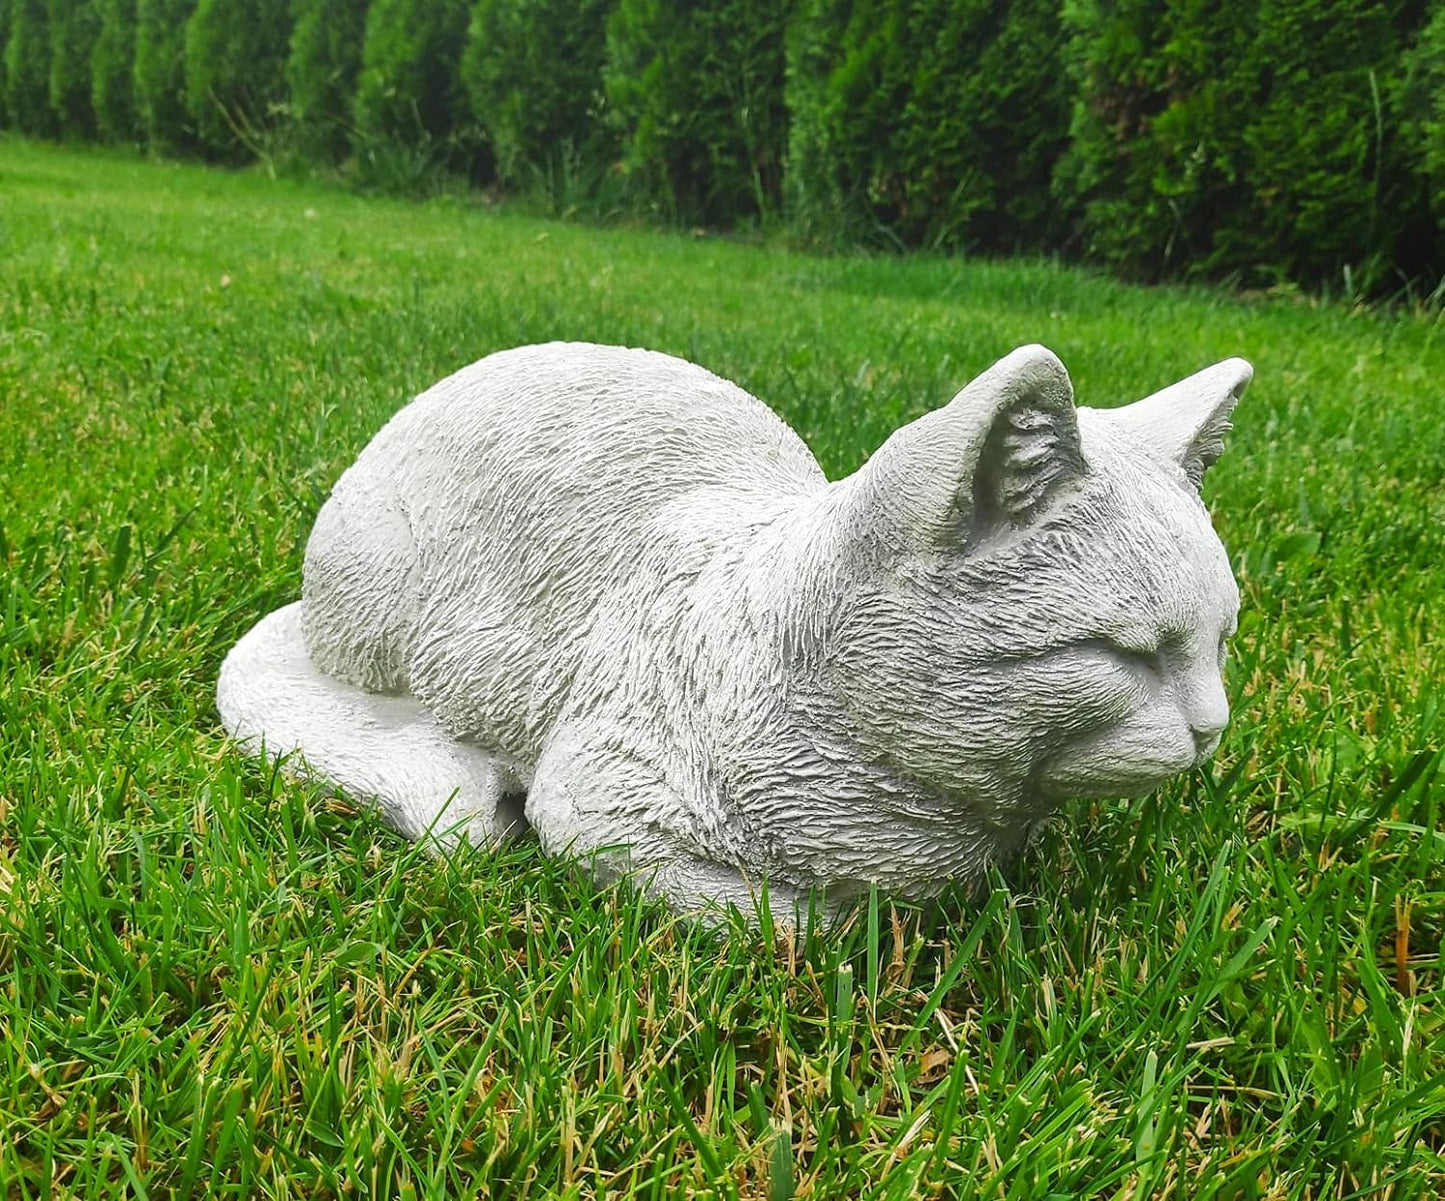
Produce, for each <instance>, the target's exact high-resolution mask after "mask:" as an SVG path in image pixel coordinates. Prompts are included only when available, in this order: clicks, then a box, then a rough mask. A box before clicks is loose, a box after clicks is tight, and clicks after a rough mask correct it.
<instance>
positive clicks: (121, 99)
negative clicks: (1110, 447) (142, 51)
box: [90, 0, 140, 142]
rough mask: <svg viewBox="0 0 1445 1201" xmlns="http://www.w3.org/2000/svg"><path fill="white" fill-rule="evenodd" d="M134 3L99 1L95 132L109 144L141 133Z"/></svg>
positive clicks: (93, 64) (93, 63) (93, 78)
mask: <svg viewBox="0 0 1445 1201" xmlns="http://www.w3.org/2000/svg"><path fill="white" fill-rule="evenodd" d="M134 81H135V0H100V32H99V33H98V34H97V35H96V39H95V49H94V50H93V51H92V52H91V56H90V102H91V108H92V109H93V110H94V111H95V125H96V131H97V132H98V133H99V135H100V136H101V137H102V138H103V139H105V140H106V141H108V142H127V141H130V140H132V139H133V138H135V137H136V135H137V134H138V133H139V132H140V121H139V117H138V114H137V113H136V108H135V82H134Z"/></svg>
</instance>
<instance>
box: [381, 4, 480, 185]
mask: <svg viewBox="0 0 1445 1201" xmlns="http://www.w3.org/2000/svg"><path fill="white" fill-rule="evenodd" d="M469 15H470V6H469V5H468V3H467V0H374V2H373V3H372V5H371V7H370V9H369V10H368V11H367V14H366V37H365V42H364V44H363V48H362V56H361V74H360V76H359V78H358V80H357V91H356V108H355V118H356V136H357V140H358V145H357V150H358V167H359V168H360V170H361V173H362V176H363V178H367V177H368V175H370V176H371V177H374V178H376V177H379V178H378V182H388V181H389V180H388V178H387V175H388V174H389V173H390V172H391V171H392V170H394V169H395V168H394V164H396V163H397V162H398V161H400V162H403V163H406V164H410V165H414V166H415V167H416V168H417V169H418V170H425V169H429V168H433V167H435V166H439V165H444V166H449V167H453V168H465V167H467V166H470V165H471V163H470V157H471V156H470V155H469V154H468V152H467V147H468V145H469V144H470V143H471V142H472V141H474V139H472V138H471V136H470V133H471V130H470V126H471V121H470V117H469V115H468V113H467V105H466V97H465V93H464V91H463V88H462V86H461V78H460V66H459V64H460V61H461V54H462V47H463V44H464V42H465V39H466V32H467V20H468V17H469Z"/></svg>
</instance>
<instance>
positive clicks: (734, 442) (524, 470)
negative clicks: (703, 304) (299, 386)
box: [358, 342, 822, 507]
mask: <svg viewBox="0 0 1445 1201" xmlns="http://www.w3.org/2000/svg"><path fill="white" fill-rule="evenodd" d="M371 456H375V457H378V458H381V459H384V460H388V461H391V465H393V466H394V465H395V464H396V463H397V462H404V463H408V464H413V465H414V466H415V467H416V469H417V471H418V472H420V471H425V470H440V469H443V468H446V469H450V470H452V471H455V472H458V473H459V476H458V477H456V478H454V479H453V480H452V481H451V482H452V483H453V484H454V486H455V487H456V488H458V489H462V490H464V485H465V484H467V483H468V482H471V481H476V482H477V483H479V484H480V485H481V486H483V487H485V486H486V484H487V481H488V480H490V479H493V478H495V474H494V473H496V472H498V471H501V472H502V473H503V474H504V475H505V476H506V477H507V479H508V480H509V481H510V482H511V483H512V484H514V485H522V486H527V485H530V484H531V483H532V482H533V481H535V482H537V483H538V484H540V485H543V486H550V485H553V484H555V483H557V482H559V481H561V480H564V479H572V480H575V479H577V478H578V477H579V476H580V477H583V478H587V479H588V481H589V482H590V483H591V484H592V485H594V486H595V487H597V488H601V489H604V490H609V491H610V490H612V489H614V488H616V489H619V490H622V491H625V492H626V493H627V494H628V496H629V497H630V498H631V500H630V501H629V506H630V507H636V502H637V501H638V499H639V493H638V491H637V489H639V488H640V489H642V493H641V499H643V500H644V501H645V500H647V499H654V500H655V499H659V498H664V497H667V496H669V495H670V494H672V493H674V492H676V491H680V490H686V489H691V488H695V487H698V486H699V485H707V484H727V483H739V484H742V485H745V486H760V487H775V488H778V489H781V490H784V491H786V490H790V489H794V488H799V487H803V488H807V487H812V486H813V485H815V484H816V483H817V482H819V481H821V480H822V473H821V471H820V469H819V467H818V465H817V463H816V461H815V460H814V458H813V456H812V454H811V453H810V452H809V451H808V449H807V447H806V446H805V445H804V444H803V441H802V439H800V438H799V437H798V436H797V434H795V433H794V432H793V431H792V430H791V429H790V428H789V427H788V426H787V425H786V424H785V423H784V422H783V421H782V420H781V419H780V418H779V417H778V416H777V415H776V414H775V413H774V412H773V411H772V410H771V409H769V408H768V407H767V406H766V405H765V404H763V403H762V402H761V401H759V400H757V399H756V398H755V397H753V396H751V395H749V394H748V393H747V392H745V391H744V390H743V389H741V388H739V387H738V386H737V385H736V384H733V383H731V382H729V381H728V380H725V379H722V378H720V377H718V376H716V375H714V374H713V373H712V372H710V371H708V370H706V369H705V368H703V367H699V366H698V365H697V364H695V363H690V362H687V361H686V360H683V359H679V358H675V357H673V356H671V355H666V354H661V353H659V352H657V351H651V350H636V349H630V348H627V347H621V346H599V345H594V344H591V343H586V342H552V343H546V344H542V345H536V346H522V347H517V348H515V349H512V350H504V351H501V352H499V353H497V354H493V355H489V356H488V357H486V358H484V359H480V360H479V361H477V362H475V363H473V364H471V365H470V366H468V367H464V368H462V369H461V370H460V371H458V372H456V373H455V374H454V375H451V376H448V377H447V378H446V379H444V380H442V381H440V382H439V383H437V384H435V385H433V386H432V387H431V388H429V389H427V390H426V391H425V392H423V393H422V394H421V395H420V396H418V397H417V398H416V399H415V400H414V401H413V402H412V403H411V404H410V405H408V406H407V407H406V408H405V409H403V410H402V411H401V412H400V413H398V414H397V416H396V417H395V418H394V419H393V420H392V422H391V423H389V424H388V426H387V427H386V428H385V429H383V430H382V432H381V433H380V434H378V435H377V438H376V440H375V441H374V442H373V443H372V445H371V446H370V447H368V448H367V451H366V452H365V456H364V457H371ZM484 463H485V467H483V464H484ZM358 466H361V463H360V461H359V462H358ZM415 479H416V482H417V483H418V484H421V483H422V478H421V477H420V476H419V475H417V476H416V477H415ZM438 482H441V481H440V480H438ZM458 499H461V497H460V496H459V497H458Z"/></svg>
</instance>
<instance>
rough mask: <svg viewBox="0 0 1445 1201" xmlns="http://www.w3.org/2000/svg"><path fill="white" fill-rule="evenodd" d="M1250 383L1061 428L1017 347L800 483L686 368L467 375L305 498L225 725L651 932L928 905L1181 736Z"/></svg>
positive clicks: (1164, 397)
mask: <svg viewBox="0 0 1445 1201" xmlns="http://www.w3.org/2000/svg"><path fill="white" fill-rule="evenodd" d="M1250 376H1251V368H1250V366H1249V364H1248V363H1246V362H1244V361H1243V360H1240V359H1230V360H1227V361H1225V362H1222V363H1218V364H1216V365H1215V366H1213V367H1210V368H1207V369H1206V370H1204V371H1201V372H1199V373H1198V374H1197V375H1193V376H1190V377H1189V378H1188V379H1185V380H1183V381H1181V382H1180V383H1177V384H1174V385H1172V386H1171V387H1168V388H1166V389H1164V390H1163V391H1162V392H1158V393H1156V394H1154V395H1152V396H1150V397H1148V398H1147V399H1145V400H1140V401H1138V402H1136V403H1133V404H1130V405H1126V406H1124V407H1121V408H1116V409H1112V410H1096V409H1089V408H1076V407H1075V405H1074V400H1073V389H1072V386H1071V384H1070V381H1069V377H1068V374H1067V373H1066V372H1065V370H1064V367H1063V365H1062V364H1061V363H1060V362H1059V360H1058V359H1057V358H1056V357H1055V356H1054V355H1053V354H1052V353H1051V352H1050V351H1048V350H1046V349H1044V348H1043V347H1041V346H1026V347H1023V348H1021V349H1018V350H1015V351H1014V352H1013V353H1011V354H1009V355H1008V356H1007V357H1005V358H1004V359H1002V360H1000V361H999V362H998V363H996V364H995V365H994V366H993V367H991V368H990V369H989V370H987V371H986V372H984V373H983V374H982V375H980V376H979V377H978V378H976V379H975V380H973V382H971V383H970V384H968V386H967V387H965V388H964V389H963V390H962V391H961V392H959V393H958V395H957V396H955V397H954V398H953V399H952V400H951V401H949V402H948V404H946V405H944V406H943V407H942V408H939V409H936V410H934V411H932V412H929V413H927V414H925V415H924V416H922V417H920V418H918V419H917V420H916V421H913V422H912V423H911V424H908V425H905V426H903V427H902V428H901V429H899V430H897V431H896V432H895V433H894V434H893V435H892V436H891V437H889V438H888V440H887V441H886V442H885V443H884V444H883V445H882V447H880V448H879V449H878V451H877V452H876V453H875V454H874V455H873V456H872V457H871V458H870V459H869V460H868V462H867V463H866V465H865V466H863V467H862V468H861V469H860V470H859V471H857V472H856V473H855V474H853V475H851V476H849V477H848V478H846V479H843V480H838V481H836V482H832V483H830V482H829V481H828V480H827V479H826V478H825V476H824V474H823V472H822V470H821V469H820V468H819V466H818V464H817V462H816V461H815V460H814V458H813V456H812V454H811V453H810V452H809V451H808V449H807V447H806V446H805V445H804V444H803V442H802V440H801V439H800V438H799V437H798V436H797V435H796V434H795V433H794V432H793V431H792V430H791V429H790V428H789V427H788V426H787V425H785V424H784V423H783V421H782V420H781V419H780V418H779V417H778V416H777V415H776V414H774V413H773V412H772V410H770V409H769V408H767V407H766V406H765V405H764V404H763V403H762V402H761V401H759V400H757V399H755V398H754V397H752V396H750V395H749V394H748V393H746V392H744V391H743V390H742V389H740V388H738V387H737V386H735V385H734V384H731V383H729V382H727V381H725V380H723V379H720V378H718V377H717V376H715V375H713V374H711V373H710V372H708V371H706V370H704V369H703V368H701V367H698V366H695V365H693V364H691V363H688V362H685V361H683V360H680V359H676V358H672V357H670V356H668V355H664V354H659V353H655V352H651V351H645V350H633V349H624V348H621V347H613V346H596V345H588V344H573V343H557V344H549V345H543V346H526V347H521V348H519V349H514V350H507V351H503V352H501V353H498V354H494V355H491V356H490V357H488V358H484V359H482V360H481V361H479V362H477V363H474V364H472V365H471V366H469V367H466V368H464V369H462V370H461V371H459V372H457V373H456V374H455V375H452V376H450V377H448V378H447V379H444V380H442V381H441V382H440V383H438V384H436V385H435V386H433V387H431V388H430V389H428V390H427V391H425V392H423V393H422V394H421V395H420V396H418V397H417V398H416V399H415V400H413V401H412V402H411V403H410V404H409V405H407V406H406V407H404V408H403V409H401V410H400V411H399V412H398V413H397V414H396V415H395V416H394V417H393V418H392V419H391V421H390V422H388V424H387V425H386V426H385V427H384V428H383V429H382V430H381V432H380V433H379V434H377V435H376V437H375V438H374V439H373V440H372V442H371V443H370V444H369V445H368V446H367V447H366V448H365V449H364V450H363V451H362V452H361V454H360V455H359V457H358V458H357V460H356V462H355V463H354V464H353V465H352V466H351V467H350V468H349V469H348V470H347V471H346V472H345V473H344V474H343V475H342V476H341V478H340V479H339V480H338V482H337V484H336V486H335V489H334V490H333V491H332V493H331V496H330V498H329V499H328V500H327V501H326V503H325V504H324V505H323V506H322V508H321V511H320V513H319V515H318V516H317V518H316V523H315V526H314V528H313V530H312V532H311V536H310V539H309V541H308V543H307V546H306V555H305V564H304V573H303V587H302V595H301V599H300V601H298V602H296V603H294V604H291V605H287V606H286V607H284V608H281V609H278V610H277V611H276V612H274V613H272V614H270V615H269V616H267V617H265V618H263V619H262V620H261V621H260V622H259V623H258V624H257V625H256V626H255V627H254V628H252V629H251V631H250V632H249V633H247V634H246V635H245V636H244V637H243V638H242V639H241V641H240V642H239V643H238V644H237V645H236V646H235V648H234V649H233V650H232V651H231V652H230V654H229V655H228V657H227V658H226V660H225V662H224V665H223V666H222V669H221V674H220V680H219V684H218V697H217V700H218V708H219V711H220V714H221V719H222V722H223V724H224V726H225V728H226V730H227V731H228V732H229V733H230V734H232V735H233V736H234V737H235V738H236V739H238V740H240V741H241V743H242V744H243V745H244V746H245V747H247V748H249V749H250V750H251V751H253V752H258V753H263V754H264V755H266V756H268V757H271V758H279V757H291V758H290V759H289V762H292V763H293V764H295V765H296V766H297V768H298V769H299V770H301V771H303V772H307V773H310V774H312V775H315V776H319V777H322V778H324V779H325V780H328V781H330V782H331V783H333V784H334V785H336V786H338V787H339V788H341V789H342V790H344V791H345V792H346V793H348V794H350V795H351V796H353V797H355V798H356V799H358V800H359V801H362V802H365V803H368V804H374V805H376V806H378V807H379V809H380V812H381V814H382V815H383V817H384V818H385V820H386V821H387V822H388V823H389V824H390V825H391V826H393V827H394V828H395V829H396V830H398V831H400V832H401V833H402V834H403V835H405V836H406V837H408V838H411V839H425V840H427V841H428V843H429V844H430V845H431V846H432V847H433V848H434V849H437V850H439V851H448V850H451V849H453V848H455V847H456V846H457V844H458V843H459V842H462V841H465V842H467V843H469V844H471V845H472V846H487V845H494V844H497V843H500V842H501V841H503V840H505V839H508V838H510V837H512V836H513V835H515V834H517V833H520V832H521V831H523V830H524V829H526V828H528V827H530V828H531V829H532V830H534V831H535V832H536V836H537V838H538V840H539V841H540V844H541V847H542V849H543V851H544V852H546V853H548V854H555V855H568V856H575V857H577V858H578V859H579V860H581V861H582V862H585V863H586V864H588V865H589V866H590V868H591V870H592V872H593V874H594V876H595V877H596V878H597V879H598V880H599V881H606V880H611V879H615V878H618V877H627V878H629V879H630V880H632V881H633V882H634V883H636V884H637V885H639V886H640V887H642V888H644V889H646V890H648V891H649V892H651V893H654V894H656V895H659V896H661V897H663V898H665V900H666V901H667V902H668V903H669V904H670V905H672V906H673V907H674V908H675V909H678V910H680V911H686V912H705V911H709V910H712V909H713V907H714V906H722V907H723V908H724V909H726V907H727V906H729V905H736V906H738V907H739V908H741V909H742V910H744V912H745V913H753V914H756V912H757V910H756V908H755V907H756V906H757V904H758V900H759V897H760V896H761V895H764V888H765V889H766V892H765V895H766V896H767V897H768V900H769V905H770V907H771V908H772V909H773V911H774V912H775V913H778V914H780V915H781V916H783V917H784V918H787V916H788V915H789V914H796V913H798V912H799V910H800V907H801V906H804V905H809V904H814V905H816V904H822V905H824V906H826V907H827V908H829V909H830V910H831V911H836V909H837V908H838V907H839V906H842V905H845V904H846V903H847V902H848V901H849V899H850V898H853V897H856V896H857V895H858V894H860V893H862V892H866V891H867V890H868V889H869V887H870V886H873V885H876V886H878V887H879V889H880V890H882V891H884V892H885V893H888V894H892V895H896V896H899V897H901V898H914V899H923V898H928V897H931V896H933V895H936V894H937V893H938V892H939V891H940V890H941V889H942V888H943V887H944V886H945V885H946V884H947V883H948V882H950V881H967V880H968V879H969V878H971V877H976V876H977V875H978V874H979V873H980V872H981V871H982V870H983V869H984V868H985V867H986V865H988V864H989V863H991V862H993V861H994V860H997V859H999V858H1000V857H1001V856H1007V855H1008V854H1010V853H1011V852H1013V851H1014V850H1016V849H1017V848H1018V847H1019V846H1020V845H1021V843H1022V841H1023V840H1024V838H1025V836H1026V835H1027V833H1028V831H1029V830H1030V828H1031V827H1032V826H1034V825H1035V824H1036V823H1038V822H1039V821H1040V820H1041V819H1043V818H1044V817H1046V816H1047V815H1048V814H1050V813H1051V812H1053V811H1054V810H1055V809H1056V808H1057V807H1058V806H1059V805H1060V803H1061V802H1062V801H1064V800H1065V799H1067V798H1070V797H1086V796H1121V795H1133V794H1139V793H1141V792H1145V791H1147V790H1150V789H1152V788H1154V787H1155V786H1156V785H1158V784H1160V783H1161V782H1163V781H1164V780H1167V779H1168V778H1170V777H1171V776H1174V775H1176V774H1177V773H1181V772H1186V771H1188V770H1190V769H1191V768H1194V767H1197V766H1199V765H1200V764H1202V763H1203V762H1204V761H1205V760H1206V759H1207V758H1208V757H1209V756H1210V755H1211V754H1212V753H1213V751H1214V750H1215V748H1216V746H1217V745H1218V743H1219V739H1220V735H1221V732H1222V731H1223V729H1224V727H1225V723H1226V721H1227V720H1228V716H1229V707H1228V704H1227V702H1226V699H1225V693H1224V688H1223V685H1222V681H1221V672H1222V666H1223V661H1224V654H1225V643H1226V640H1227V639H1228V637H1229V636H1230V634H1231V633H1232V632H1233V630H1234V628H1235V624H1236V615H1237V612H1238V607H1239V594H1238V591H1237V589H1236V586H1235V581H1234V577H1233V575H1232V573H1231V571H1230V565H1229V560H1228V557H1227V556H1226V554H1225V551H1224V548H1223V546H1222V545H1221V543H1220V541H1219V538H1218V537H1217V536H1216V534H1215V532H1214V529H1213V527H1212V526H1211V523H1210V519H1209V515H1208V513H1207V512H1206V510H1205V507H1204V504H1203V502H1202V501H1201V499H1200V494H1199V488H1200V481H1201V479H1202V477H1203V474H1204V472H1205V470H1206V469H1207V468H1208V467H1209V466H1210V464H1212V463H1213V462H1214V461H1215V459H1216V458H1217V457H1218V456H1219V454H1220V452H1221V450H1222V441H1221V439H1222V436H1223V434H1224V432H1225V430H1226V429H1227V428H1228V419H1229V415H1230V411H1231V410H1232V409H1233V407H1234V405H1235V402H1236V400H1237V399H1238V398H1239V395H1240V394H1241V392H1242V391H1243V390H1244V388H1245V385H1246V384H1247V383H1248V382H1249V379H1250Z"/></svg>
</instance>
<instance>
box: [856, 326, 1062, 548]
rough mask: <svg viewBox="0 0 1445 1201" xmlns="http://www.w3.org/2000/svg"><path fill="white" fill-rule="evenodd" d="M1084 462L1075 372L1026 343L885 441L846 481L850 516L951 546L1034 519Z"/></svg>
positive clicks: (862, 528) (888, 532)
mask: <svg viewBox="0 0 1445 1201" xmlns="http://www.w3.org/2000/svg"><path fill="white" fill-rule="evenodd" d="M1083 470H1084V460H1083V455H1082V454H1081V452H1080V449H1079V425H1078V418H1077V415H1076V414H1075V412H1074V389H1073V385H1072V384H1071V383H1070V382H1069V375H1068V372H1067V371H1065V370H1064V365H1063V364H1062V363H1061V362H1059V360H1058V358H1057V357H1056V356H1055V355H1054V353H1053V352H1052V351H1050V350H1048V349H1046V348H1045V347H1042V346H1022V347H1020V348H1019V349H1018V350H1015V351H1014V352H1013V353H1012V354H1009V355H1007V356H1006V357H1004V358H1002V359H1000V360H999V361H998V362H997V363H995V364H994V365H993V366H992V367H990V368H989V369H988V370H987V371H985V372H984V373H983V374H982V375H980V376H979V377H978V378H977V379H975V380H973V381H972V382H971V383H970V384H969V385H968V386H967V387H965V388H964V389H963V391H961V392H960V393H959V394H958V395H957V396H955V397H954V398H953V399H952V400H951V401H949V402H948V404H946V405H945V406H944V407H943V408H941V409H936V410H934V411H933V412H932V413H927V414H925V415H924V416H922V417H920V418H919V419H918V420H917V421H914V422H911V423H910V424H908V425H905V426H904V427H903V428H902V429H899V430H897V431H895V432H894V433H893V435H892V436H891V437H890V438H889V439H888V441H886V442H885V443H884V444H883V445H882V446H881V447H879V449H878V451H877V452H876V453H875V454H874V455H873V457H872V458H871V459H869V460H868V462H867V464H865V465H864V467H863V468H862V469H861V470H859V471H858V473H857V474H856V475H854V476H853V477H852V479H850V480H849V481H848V482H847V485H846V486H847V489H848V496H847V508H848V510H849V520H850V522H852V523H854V524H855V525H856V527H857V528H858V532H860V533H863V534H865V536H868V535H871V536H872V537H875V538H877V539H879V540H881V541H883V542H884V543H885V544H887V545H891V546H893V547H899V546H907V547H910V548H913V549H919V550H923V549H928V548H936V549H949V548H953V547H957V546H958V545H960V544H961V543H967V542H969V541H970V540H976V539H978V538H980V537H982V536H984V535H986V533H987V532H988V531H990V530H994V529H999V528H1004V527H1014V528H1019V527H1023V526H1027V525H1029V524H1031V523H1032V522H1034V521H1036V520H1037V519H1038V517H1039V515H1040V514H1041V513H1042V512H1043V511H1044V510H1045V509H1046V508H1047V507H1048V506H1049V504H1050V503H1051V502H1052V501H1053V500H1054V499H1055V497H1057V496H1058V495H1059V494H1060V493H1062V492H1064V491H1067V490H1068V489H1070V488H1071V487H1072V485H1073V483H1074V481H1075V480H1076V479H1077V478H1078V477H1079V476H1080V475H1081V474H1082V473H1083Z"/></svg>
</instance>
